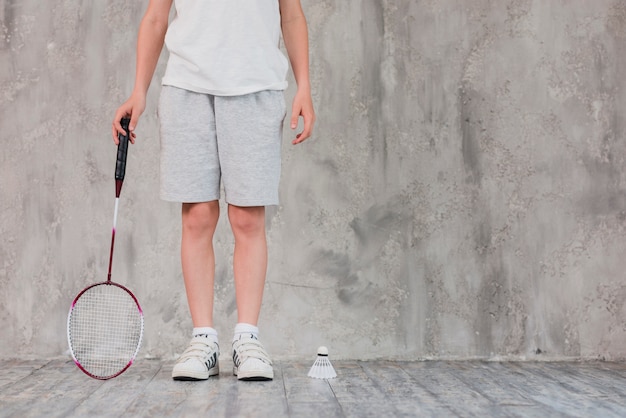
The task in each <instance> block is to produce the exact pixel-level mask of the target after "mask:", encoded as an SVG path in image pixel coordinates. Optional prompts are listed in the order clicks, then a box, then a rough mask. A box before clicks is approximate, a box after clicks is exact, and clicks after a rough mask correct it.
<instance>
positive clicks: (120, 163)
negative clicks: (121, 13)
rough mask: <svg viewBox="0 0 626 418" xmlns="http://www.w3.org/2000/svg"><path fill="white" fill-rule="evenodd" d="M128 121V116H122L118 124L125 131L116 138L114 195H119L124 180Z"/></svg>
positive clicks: (128, 133)
mask: <svg viewBox="0 0 626 418" xmlns="http://www.w3.org/2000/svg"><path fill="white" fill-rule="evenodd" d="M129 123H130V119H129V118H122V120H121V121H120V124H121V125H122V129H124V131H126V133H127V134H126V135H124V134H122V133H118V134H117V139H118V141H119V143H118V144H117V161H116V163H115V197H120V192H121V191H122V182H123V181H124V176H125V175H126V156H127V155H128V135H130V132H129V130H128V124H129Z"/></svg>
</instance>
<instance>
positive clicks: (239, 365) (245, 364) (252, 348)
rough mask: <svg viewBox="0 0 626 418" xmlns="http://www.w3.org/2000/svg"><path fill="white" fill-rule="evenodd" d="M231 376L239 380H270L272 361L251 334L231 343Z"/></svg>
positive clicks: (271, 377)
mask: <svg viewBox="0 0 626 418" xmlns="http://www.w3.org/2000/svg"><path fill="white" fill-rule="evenodd" d="M233 374H234V375H235V376H237V379H239V380H272V379H273V378H274V369H273V368H272V361H271V360H270V357H269V356H268V355H267V351H265V348H263V345H262V344H261V343H260V342H259V340H258V339H257V338H256V337H255V336H254V335H252V334H249V335H244V336H241V337H240V338H239V339H238V340H235V341H233Z"/></svg>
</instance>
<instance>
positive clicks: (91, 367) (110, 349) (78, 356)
mask: <svg viewBox="0 0 626 418" xmlns="http://www.w3.org/2000/svg"><path fill="white" fill-rule="evenodd" d="M68 332H69V341H70V348H71V350H72V354H73V355H74V359H75V360H76V361H77V363H78V364H79V365H80V366H81V367H82V368H83V369H84V370H85V371H87V372H88V373H90V374H92V375H94V376H96V377H101V378H104V377H112V376H114V375H116V374H118V373H120V372H121V371H123V370H124V369H125V368H126V367H128V366H129V365H130V364H131V362H132V361H133V359H134V358H135V356H136V354H137V351H138V350H139V345H140V344H141V338H142V335H143V315H142V313H141V309H140V308H139V306H138V304H137V302H136V301H135V299H134V298H133V297H132V295H131V294H130V293H129V292H128V291H127V290H125V289H124V288H122V287H118V286H117V285H112V284H100V285H97V286H93V287H91V288H89V289H87V290H86V291H85V292H84V293H83V294H82V295H80V297H79V298H78V299H77V300H76V301H75V303H74V305H73V307H72V310H71V313H70V318H69V327H68Z"/></svg>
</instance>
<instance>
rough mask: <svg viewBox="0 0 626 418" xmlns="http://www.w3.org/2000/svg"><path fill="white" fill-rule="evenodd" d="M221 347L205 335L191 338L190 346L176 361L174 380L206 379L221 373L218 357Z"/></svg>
mask: <svg viewBox="0 0 626 418" xmlns="http://www.w3.org/2000/svg"><path fill="white" fill-rule="evenodd" d="M219 355H220V348H219V346H218V345H217V343H214V342H213V341H211V340H209V339H208V338H207V337H206V336H204V335H199V336H195V337H193V338H192V339H191V342H190V343H189V347H187V349H186V350H185V351H184V352H183V354H182V355H181V356H180V358H179V359H178V360H177V361H176V364H175V365H174V368H173V369H172V378H173V379H174V380H206V379H208V378H209V376H215V375H218V374H219V373H220V366H219V363H218V362H217V359H218V357H219Z"/></svg>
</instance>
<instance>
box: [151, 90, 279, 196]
mask: <svg viewBox="0 0 626 418" xmlns="http://www.w3.org/2000/svg"><path fill="white" fill-rule="evenodd" d="M285 110H286V109H285V99H284V95H283V92H282V91H278V90H266V91H261V92H258V93H252V94H246V95H243V96H213V95H210V94H202V93H195V92H192V91H188V90H183V89H179V88H176V87H172V86H163V87H162V90H161V96H160V98H159V108H158V114H159V120H160V124H161V198H162V199H163V200H167V201H173V202H187V203H194V202H209V201H212V200H218V199H219V198H220V180H221V181H222V182H223V185H224V194H225V199H226V202H227V203H230V204H233V205H236V206H267V205H277V204H278V184H279V181H280V150H281V142H282V130H283V119H284V118H285Z"/></svg>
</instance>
